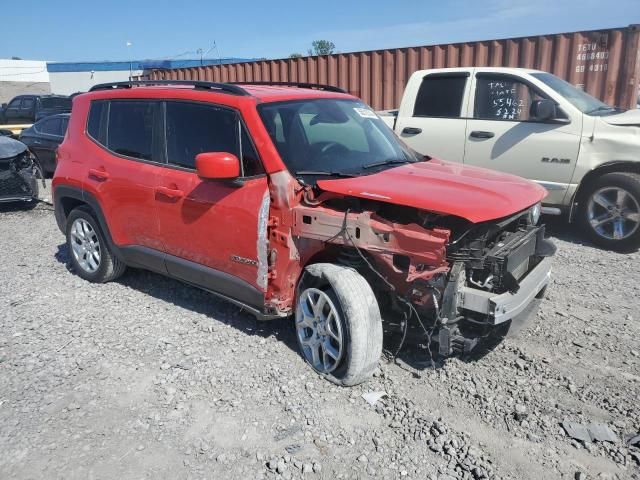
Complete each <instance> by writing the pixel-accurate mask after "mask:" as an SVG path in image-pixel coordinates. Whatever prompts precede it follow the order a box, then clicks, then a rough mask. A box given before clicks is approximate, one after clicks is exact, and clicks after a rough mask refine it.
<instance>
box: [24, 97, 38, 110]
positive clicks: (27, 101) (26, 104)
mask: <svg viewBox="0 0 640 480" xmlns="http://www.w3.org/2000/svg"><path fill="white" fill-rule="evenodd" d="M34 104H35V100H34V99H33V98H23V99H22V107H21V108H22V109H23V110H31V109H32V108H33V105H34Z"/></svg>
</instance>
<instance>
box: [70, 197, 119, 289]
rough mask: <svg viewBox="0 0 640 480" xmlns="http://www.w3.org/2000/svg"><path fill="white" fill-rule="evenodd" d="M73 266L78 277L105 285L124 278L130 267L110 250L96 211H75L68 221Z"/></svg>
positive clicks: (80, 209)
mask: <svg viewBox="0 0 640 480" xmlns="http://www.w3.org/2000/svg"><path fill="white" fill-rule="evenodd" d="M67 247H68V250H69V264H70V265H71V267H72V268H73V270H74V271H75V272H76V273H77V275H78V276H79V277H81V278H84V279H85V280H88V281H90V282H94V283H105V282H110V281H112V280H115V279H117V278H118V277H120V276H121V275H122V274H123V273H124V271H125V270H126V268H127V266H126V265H125V264H124V262H122V261H121V260H120V259H119V258H117V257H116V256H115V255H114V254H113V252H111V250H110V249H109V244H108V243H107V241H106V240H105V236H104V234H103V232H102V229H101V228H100V224H99V222H98V220H97V219H96V218H95V216H94V214H93V210H91V208H89V207H88V206H81V207H78V208H75V209H74V210H72V211H71V213H70V214H69V217H68V218H67Z"/></svg>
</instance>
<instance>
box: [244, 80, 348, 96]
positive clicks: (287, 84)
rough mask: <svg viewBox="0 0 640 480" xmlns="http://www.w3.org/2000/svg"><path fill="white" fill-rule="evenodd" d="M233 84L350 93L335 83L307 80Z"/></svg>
mask: <svg viewBox="0 0 640 480" xmlns="http://www.w3.org/2000/svg"><path fill="white" fill-rule="evenodd" d="M231 84H232V85H265V86H274V87H298V88H313V89H315V90H325V91H327V92H336V93H348V92H347V91H346V90H343V89H342V88H340V87H334V86H333V85H322V84H320V83H305V82H231Z"/></svg>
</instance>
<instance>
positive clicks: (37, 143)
mask: <svg viewBox="0 0 640 480" xmlns="http://www.w3.org/2000/svg"><path fill="white" fill-rule="evenodd" d="M33 144H34V145H42V142H41V141H40V140H34V141H33Z"/></svg>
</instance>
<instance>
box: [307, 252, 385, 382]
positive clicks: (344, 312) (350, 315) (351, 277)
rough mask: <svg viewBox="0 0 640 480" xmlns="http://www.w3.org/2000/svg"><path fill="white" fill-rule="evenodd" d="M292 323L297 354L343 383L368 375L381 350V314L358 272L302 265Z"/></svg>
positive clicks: (375, 365)
mask: <svg viewBox="0 0 640 480" xmlns="http://www.w3.org/2000/svg"><path fill="white" fill-rule="evenodd" d="M295 323H296V337H297V339H298V345H299V346H300V351H301V353H302V356H303V357H304V359H305V360H306V361H307V363H309V365H310V366H311V367H312V368H313V369H314V370H315V371H316V372H318V373H319V374H320V375H323V376H324V377H325V378H327V379H328V380H330V381H331V382H333V383H336V384H338V385H343V386H352V385H357V384H359V383H362V382H364V381H366V380H368V379H369V378H370V377H371V376H372V375H373V372H374V370H375V369H376V367H377V366H378V361H379V360H380V355H381V354H382V317H381V315H380V308H379V306H378V301H377V300H376V297H375V295H374V294H373V290H372V289H371V286H370V285H369V283H368V282H367V281H366V280H365V279H364V278H363V277H362V276H361V275H360V274H359V273H358V272H356V271H355V270H353V269H352V268H348V267H343V266H340V265H334V264H330V263H318V264H315V265H310V266H308V267H307V268H306V269H305V271H304V274H303V276H302V279H301V281H300V284H299V286H298V292H297V298H296V312H295ZM314 350H315V352H316V354H315V358H314V354H313V352H314Z"/></svg>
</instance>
